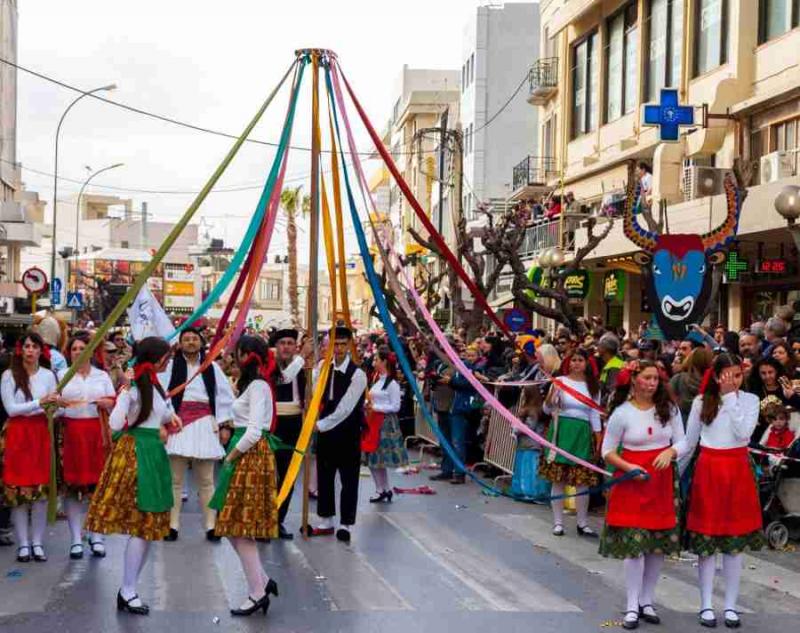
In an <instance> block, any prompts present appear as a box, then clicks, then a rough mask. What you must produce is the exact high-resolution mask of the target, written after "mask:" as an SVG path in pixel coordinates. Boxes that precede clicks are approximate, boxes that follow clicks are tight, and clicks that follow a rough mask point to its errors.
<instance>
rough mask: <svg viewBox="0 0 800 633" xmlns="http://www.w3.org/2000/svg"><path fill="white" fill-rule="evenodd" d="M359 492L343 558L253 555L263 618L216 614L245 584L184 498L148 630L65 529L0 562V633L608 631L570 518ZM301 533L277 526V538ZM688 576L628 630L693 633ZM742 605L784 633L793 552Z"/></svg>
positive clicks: (115, 577)
mask: <svg viewBox="0 0 800 633" xmlns="http://www.w3.org/2000/svg"><path fill="white" fill-rule="evenodd" d="M427 474H428V473H426V472H424V471H423V473H421V474H420V475H399V474H394V473H393V474H392V475H391V477H392V481H393V483H394V484H395V485H398V486H401V487H412V486H416V485H419V484H421V483H427V476H426V475H427ZM361 481H362V484H363V485H362V490H361V493H362V495H361V496H362V503H361V506H360V514H359V518H358V525H357V526H356V530H355V532H354V538H353V542H352V544H351V545H349V546H347V545H344V544H342V543H338V542H336V541H335V540H333V539H327V538H318V539H312V540H310V541H304V540H302V539H300V538H296V539H295V540H294V541H292V542H281V541H275V542H272V543H270V544H264V545H262V546H261V555H262V559H263V561H264V564H265V567H266V569H267V572H268V573H269V574H270V575H271V576H273V577H274V578H275V579H276V580H277V582H278V584H279V586H280V597H279V598H277V599H275V600H274V601H273V604H272V608H271V610H270V612H269V615H268V616H267V617H266V618H264V617H263V616H261V615H257V616H255V615H254V616H252V617H251V618H248V619H234V618H231V617H230V616H229V614H228V609H229V608H230V607H231V606H234V605H238V604H239V603H241V602H242V600H243V598H244V597H245V596H246V593H247V590H246V586H245V582H244V576H243V574H242V572H241V570H240V568H239V565H238V561H237V559H236V557H235V554H234V552H233V550H232V549H231V547H230V545H229V544H228V543H227V542H225V541H223V542H222V543H220V544H216V545H213V544H209V543H207V542H206V541H205V539H204V538H203V532H202V530H201V526H200V518H201V517H200V513H199V506H198V502H197V499H196V495H195V494H191V495H190V497H191V498H190V500H189V501H188V502H187V503H186V504H184V516H183V526H182V529H181V536H180V539H179V540H178V541H177V542H175V543H158V544H156V545H155V547H154V548H153V551H152V553H151V557H150V559H149V560H148V564H147V566H146V567H145V570H144V572H143V577H142V581H141V586H140V594H141V595H142V597H143V599H144V600H145V601H146V602H148V603H149V604H150V605H151V607H152V613H151V615H150V616H149V617H146V618H141V617H135V616H130V615H126V614H118V613H117V611H116V610H115V596H116V592H117V589H118V587H119V582H120V577H121V564H122V559H121V556H122V550H123V547H124V537H112V538H110V539H109V542H108V550H109V554H108V557H107V558H105V559H92V558H88V557H87V558H84V559H83V560H81V561H70V560H69V557H68V543H69V541H68V535H67V526H66V524H65V523H64V522H58V523H57V524H56V525H54V526H52V527H50V528H49V530H48V535H47V541H46V545H47V548H48V554H49V556H50V560H49V561H48V562H47V563H44V564H34V563H29V564H24V565H21V564H18V563H17V562H16V560H15V551H14V548H2V549H0V631H3V632H8V633H12V632H13V633H27V632H31V633H33V632H36V633H39V632H41V631H53V632H57V633H72V632H75V633H94V632H98V633H99V632H103V633H106V632H111V631H124V632H130V633H134V632H137V631H167V630H169V631H191V632H192V633H204V632H206V631H251V630H252V631H256V630H258V631H264V630H268V631H270V632H274V633H278V632H289V631H292V632H306V631H325V632H334V631H343V632H344V631H348V632H351V633H356V632H360V631H364V632H373V631H380V632H381V633H395V632H398V633H399V632H403V633H408V632H409V631H414V632H415V633H416V632H426V631H432V632H434V631H435V632H436V633H442V632H443V631H459V632H463V633H471V632H478V631H480V632H486V631H493V632H494V631H498V632H503V633H515V632H522V631H525V632H526V633H529V632H530V631H537V632H549V631H564V632H566V631H569V632H575V633H577V632H583V631H595V632H596V631H599V630H601V629H616V628H618V627H619V626H620V620H621V617H622V616H621V612H622V610H623V608H624V588H623V578H622V566H621V564H620V563H619V562H617V561H613V560H607V559H603V558H601V557H600V556H599V555H598V554H597V543H596V541H590V540H586V539H583V538H578V537H577V536H576V534H575V529H574V527H575V526H574V519H572V520H569V519H568V521H567V528H568V534H567V536H565V537H563V538H557V537H554V536H552V535H551V534H550V527H551V525H550V513H549V510H548V509H547V508H545V507H541V506H529V505H523V504H519V503H515V502H512V501H509V500H506V499H500V498H495V497H489V496H486V495H484V494H482V493H481V492H480V491H479V489H478V487H477V486H475V485H474V484H468V485H466V486H460V487H455V486H450V485H449V484H447V483H437V484H432V485H433V487H434V488H435V489H436V491H437V493H438V494H436V495H435V496H420V495H398V496H396V497H395V501H394V503H392V504H391V505H387V504H385V505H380V506H375V505H371V504H369V503H368V502H367V498H368V496H369V495H370V494H371V493H372V483H371V480H370V479H369V478H366V477H365V478H363V479H362V480H361ZM293 510H299V503H297V500H295V506H294V508H293ZM594 520H595V522H596V524H597V527H598V528H599V518H595V519H594ZM299 522H300V521H299V516H298V514H296V513H295V512H293V513H292V514H290V517H289V521H288V523H289V525H290V526H291V527H293V528H297V527H298V526H299ZM695 577H696V569H695V568H694V561H693V560H692V558H691V557H689V556H686V557H685V558H681V559H680V560H676V561H668V563H667V564H666V565H665V568H664V573H663V576H662V580H661V582H660V584H659V587H658V596H657V603H658V605H659V610H660V613H661V615H662V620H663V624H662V625H661V626H659V627H653V626H650V625H646V624H644V623H643V624H642V627H641V629H642V630H646V629H651V630H653V631H654V632H655V631H658V632H659V633H661V632H663V633H671V632H675V633H678V632H680V633H686V632H687V631H692V630H694V631H700V630H705V629H701V627H700V626H699V625H698V624H697V620H696V613H697V610H698V607H699V596H698V591H697V585H696V579H695ZM720 589H721V588H720V587H718V600H717V602H718V604H719V605H720V606H721V601H722V598H721V592H720ZM741 606H742V608H743V611H744V613H743V616H742V617H743V620H744V625H745V628H746V630H748V631H753V632H758V633H762V632H763V633H768V632H769V633H774V632H777V631H791V630H796V629H797V623H798V621H800V620H799V619H798V614H800V552H794V551H789V552H764V553H761V554H757V555H750V556H747V557H746V562H745V571H744V574H743V581H742V596H741ZM720 615H721V614H720Z"/></svg>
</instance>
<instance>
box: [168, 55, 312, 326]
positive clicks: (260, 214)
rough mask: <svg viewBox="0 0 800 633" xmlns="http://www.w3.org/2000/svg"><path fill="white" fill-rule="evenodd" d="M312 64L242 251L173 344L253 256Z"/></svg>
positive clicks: (300, 75) (300, 73)
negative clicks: (251, 251) (255, 243)
mask: <svg viewBox="0 0 800 633" xmlns="http://www.w3.org/2000/svg"><path fill="white" fill-rule="evenodd" d="M307 63H308V60H307V59H306V58H305V57H304V58H302V60H301V62H300V69H299V71H298V75H297V84H296V87H295V89H294V91H293V93H292V100H291V104H290V106H289V115H288V116H287V118H286V125H284V128H283V133H282V134H281V138H280V143H279V144H278V149H277V153H276V154H275V159H274V161H273V163H272V168H271V169H270V172H269V177H268V178H267V182H266V183H265V184H264V189H263V190H262V192H261V197H260V198H259V200H258V204H257V205H256V210H255V214H254V215H253V218H252V219H251V220H250V224H249V225H248V227H247V231H246V232H245V234H244V238H242V243H241V244H240V246H239V248H238V250H237V251H236V253H235V254H234V256H233V259H231V262H230V264H229V265H228V267H227V268H226V270H225V272H224V273H223V275H222V277H220V279H219V281H217V283H216V284H215V285H214V287H213V288H212V289H211V292H210V293H209V294H208V296H207V297H206V298H205V300H204V301H203V302H202V303H201V304H200V305H199V306H198V307H197V308H196V309H195V311H194V312H192V314H191V316H189V317H188V318H187V319H186V320H185V321H184V322H183V323H182V324H181V325H180V326H179V327H178V328H176V330H175V331H174V332H173V333H172V335H171V336H170V340H173V339H175V338H176V337H178V336H179V335H180V333H181V332H182V331H183V330H185V329H186V328H187V327H189V326H190V325H191V324H192V323H194V322H195V321H196V320H197V319H198V318H200V317H201V316H203V315H204V314H205V313H206V312H208V309H209V308H210V307H211V306H213V305H214V304H215V303H216V302H217V301H218V300H219V298H220V297H221V296H222V294H223V293H224V292H225V290H226V289H227V288H228V286H229V285H230V283H231V281H233V279H234V277H236V274H237V273H238V272H239V269H240V268H241V266H242V263H243V262H244V260H245V258H246V257H247V254H248V253H249V252H250V249H251V247H252V246H253V242H254V241H255V239H256V236H257V235H258V229H259V227H260V226H261V222H262V220H263V219H264V214H265V213H266V211H267V204H268V203H269V200H270V197H271V196H272V191H273V189H275V182H276V180H277V179H278V174H279V173H280V166H281V163H282V162H283V156H284V154H285V153H286V151H287V149H288V146H289V138H290V134H291V131H292V126H293V125H294V115H295V111H296V108H297V97H298V95H299V94H300V84H301V83H302V81H303V73H304V71H305V67H306V64H307Z"/></svg>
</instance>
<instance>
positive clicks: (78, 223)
mask: <svg viewBox="0 0 800 633" xmlns="http://www.w3.org/2000/svg"><path fill="white" fill-rule="evenodd" d="M124 164H125V163H115V164H113V165H109V166H108V167H103V168H102V169H98V170H97V171H95V172H93V173H91V174H89V176H88V178H86V180H84V181H83V184H82V185H81V189H80V191H79V192H78V201H77V202H76V205H75V284H74V286H73V287H72V289H73V290H77V289H78V255H79V254H80V250H79V249H80V245H79V244H78V238H79V236H80V226H81V198H82V197H83V192H84V190H85V189H86V187H87V186H88V185H89V183H90V182H91V181H92V179H94V177H95V176H97V175H99V174H102V173H103V172H106V171H110V170H112V169H116V168H117V167H122V166H123V165H124ZM87 169H89V170H90V171H91V168H89V167H87ZM53 227H54V228H53V231H54V235H55V223H53ZM54 274H55V271H54Z"/></svg>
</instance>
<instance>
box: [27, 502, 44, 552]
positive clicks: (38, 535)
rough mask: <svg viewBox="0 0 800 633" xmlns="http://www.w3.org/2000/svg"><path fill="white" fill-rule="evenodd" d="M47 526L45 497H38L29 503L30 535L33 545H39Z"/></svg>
mask: <svg viewBox="0 0 800 633" xmlns="http://www.w3.org/2000/svg"><path fill="white" fill-rule="evenodd" d="M46 528H47V499H39V501H36V502H34V503H33V504H32V505H31V536H32V537H33V544H34V545H41V544H42V541H43V539H44V531H45V529H46Z"/></svg>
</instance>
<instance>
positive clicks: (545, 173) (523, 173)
mask: <svg viewBox="0 0 800 633" xmlns="http://www.w3.org/2000/svg"><path fill="white" fill-rule="evenodd" d="M555 176H556V161H555V160H553V159H552V158H550V157H547V156H527V157H526V158H525V160H523V161H522V162H521V163H519V164H518V165H517V166H516V167H514V173H513V177H512V179H511V182H512V184H513V188H514V191H518V190H519V189H522V188H523V187H545V186H547V181H548V179H550V178H554V177H555Z"/></svg>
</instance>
